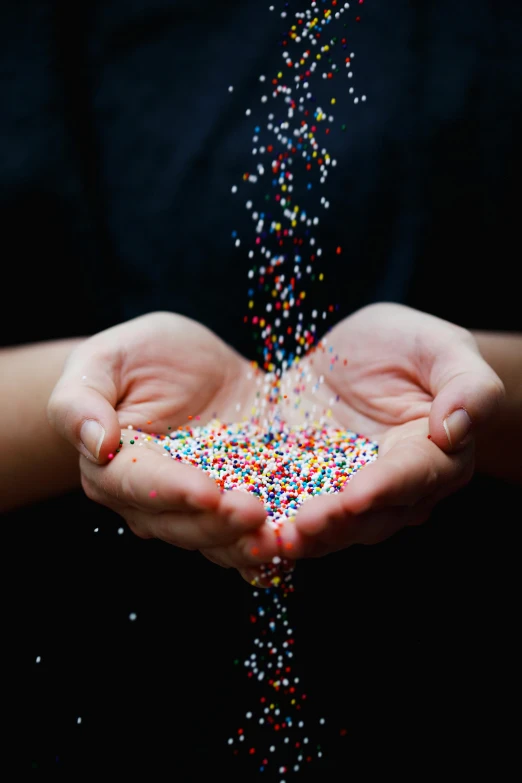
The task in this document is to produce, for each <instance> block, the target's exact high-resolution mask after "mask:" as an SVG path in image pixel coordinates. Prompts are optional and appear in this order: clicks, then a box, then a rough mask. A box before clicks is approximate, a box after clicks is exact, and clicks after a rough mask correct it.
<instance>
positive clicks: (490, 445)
mask: <svg viewBox="0 0 522 783" xmlns="http://www.w3.org/2000/svg"><path fill="white" fill-rule="evenodd" d="M473 336H474V337H475V339H476V341H477V343H478V346H479V349H480V352H481V354H482V356H483V357H484V359H485V360H486V361H487V363H488V364H489V365H490V367H492V368H493V369H494V370H495V372H496V373H497V375H498V376H499V377H500V378H501V380H502V381H503V383H504V386H505V388H506V398H505V401H504V403H503V404H502V406H501V409H500V410H499V411H498V414H497V415H496V416H495V417H494V419H493V420H492V422H491V424H490V425H489V427H486V429H485V430H484V432H482V433H481V434H480V437H478V438H477V470H478V471H480V472H482V473H487V474H489V475H492V476H496V477H498V478H503V479H506V480H508V481H515V482H517V483H520V484H522V456H521V454H522V451H521V447H520V444H521V442H522V334H509V333H501V332H480V331H473Z"/></svg>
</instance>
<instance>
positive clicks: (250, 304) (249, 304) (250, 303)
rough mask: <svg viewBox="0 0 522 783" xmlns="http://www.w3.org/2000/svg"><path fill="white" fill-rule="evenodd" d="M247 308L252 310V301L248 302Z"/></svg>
mask: <svg viewBox="0 0 522 783" xmlns="http://www.w3.org/2000/svg"><path fill="white" fill-rule="evenodd" d="M248 306H249V308H250V309H252V308H253V306H254V303H253V301H252V300H250V302H249V303H248Z"/></svg>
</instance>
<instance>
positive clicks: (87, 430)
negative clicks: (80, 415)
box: [80, 419, 105, 459]
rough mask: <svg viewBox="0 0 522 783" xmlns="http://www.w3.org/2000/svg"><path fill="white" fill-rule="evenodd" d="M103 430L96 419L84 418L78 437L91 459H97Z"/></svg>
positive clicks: (103, 434) (103, 435) (103, 433)
mask: <svg viewBox="0 0 522 783" xmlns="http://www.w3.org/2000/svg"><path fill="white" fill-rule="evenodd" d="M104 437H105V430H104V429H103V427H102V425H101V424H100V423H99V422H98V421H94V419H86V420H85V421H84V422H83V424H82V428H81V430H80V438H81V441H82V443H83V445H84V446H85V448H86V449H87V451H88V452H89V454H90V455H91V457H92V458H93V459H98V457H99V456H100V449H101V447H102V443H103V439H104Z"/></svg>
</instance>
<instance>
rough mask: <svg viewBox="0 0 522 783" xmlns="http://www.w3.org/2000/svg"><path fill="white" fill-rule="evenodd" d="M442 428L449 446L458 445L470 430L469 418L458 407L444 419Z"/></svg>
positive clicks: (462, 409)
mask: <svg viewBox="0 0 522 783" xmlns="http://www.w3.org/2000/svg"><path fill="white" fill-rule="evenodd" d="M444 429H445V430H446V435H447V436H448V440H449V444H450V446H451V448H455V446H459V445H460V444H461V443H462V441H463V440H464V438H465V437H466V435H469V432H470V430H471V419H470V417H469V416H468V414H467V413H466V411H465V410H464V408H459V409H458V410H456V411H453V413H451V414H450V415H449V416H448V417H447V418H446V419H444Z"/></svg>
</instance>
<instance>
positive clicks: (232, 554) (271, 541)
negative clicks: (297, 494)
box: [219, 523, 282, 570]
mask: <svg viewBox="0 0 522 783" xmlns="http://www.w3.org/2000/svg"><path fill="white" fill-rule="evenodd" d="M274 557H282V554H281V551H280V543H279V539H278V536H276V534H275V533H274V530H273V529H272V527H271V526H270V525H268V524H267V523H265V524H263V525H262V526H261V527H259V528H257V529H256V530H255V531H253V532H250V533H247V534H246V535H243V536H241V537H240V538H239V539H238V540H237V541H235V542H234V543H233V544H232V545H230V546H225V547H221V548H220V550H219V558H220V560H222V562H224V563H226V564H227V565H229V566H231V567H232V568H237V569H238V570H241V569H245V568H249V567H250V568H258V567H259V566H261V565H263V564H267V563H271V562H272V560H273V558H274Z"/></svg>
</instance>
